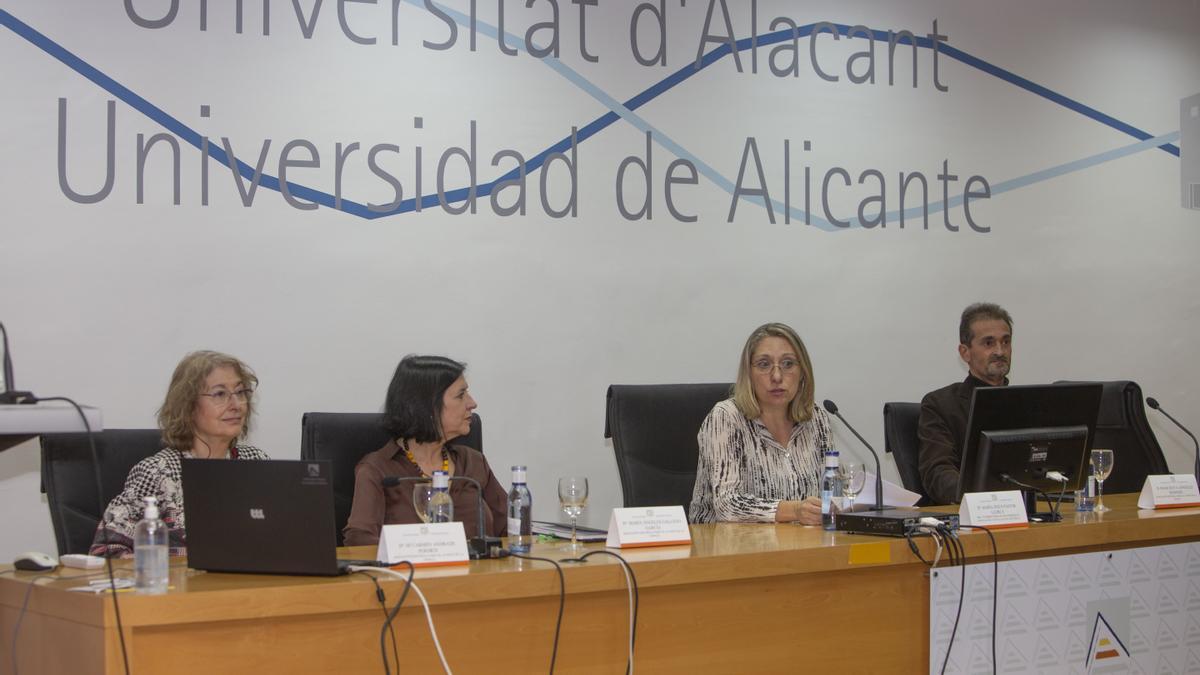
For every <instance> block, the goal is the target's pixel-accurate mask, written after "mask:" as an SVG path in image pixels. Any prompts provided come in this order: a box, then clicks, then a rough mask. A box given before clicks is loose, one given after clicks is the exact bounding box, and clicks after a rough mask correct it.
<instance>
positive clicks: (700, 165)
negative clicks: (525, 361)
mask: <svg viewBox="0 0 1200 675" xmlns="http://www.w3.org/2000/svg"><path fill="white" fill-rule="evenodd" d="M405 2H406V3H407V4H410V5H413V6H422V3H419V2H417V0H405ZM439 8H440V9H441V10H442V11H444V12H446V13H447V14H448V15H450V16H451V17H452V18H454V20H455V21H456V22H458V23H459V24H460V25H464V26H465V25H467V21H468V18H467V17H466V16H465V15H463V14H461V13H458V12H456V11H454V10H451V9H449V8H446V7H442V6H439ZM0 25H4V26H5V27H7V28H9V29H10V30H12V31H13V32H14V33H16V34H17V35H19V36H21V37H22V38H24V39H25V40H27V41H28V42H30V43H31V44H33V45H34V46H36V47H38V48H39V49H41V50H42V51H44V52H46V53H47V54H48V55H50V56H52V57H53V58H55V59H57V60H58V61H60V62H62V63H63V64H64V65H66V66H67V67H69V68H71V69H72V70H74V71H75V72H77V73H79V74H80V75H82V76H83V77H85V78H87V79H88V80H90V81H92V82H94V83H95V84H97V85H99V86H100V87H101V88H102V89H104V90H105V91H108V92H109V93H110V94H112V95H113V96H116V97H117V98H118V99H120V100H121V101H123V102H124V103H126V104H128V105H129V106H130V107H132V108H133V109H135V110H137V111H138V112H140V113H142V114H143V115H145V116H146V117H148V118H149V119H151V120H153V121H154V122H156V123H158V124H159V125H161V126H162V127H163V128H165V129H166V130H168V131H170V132H171V133H173V134H175V135H176V136H178V137H179V138H180V139H182V140H183V141H184V142H186V143H188V144H190V145H192V146H193V147H195V148H197V149H199V148H200V147H201V144H202V135H201V134H200V133H198V132H197V131H195V130H194V129H192V128H191V127H188V126H187V125H185V124H184V123H182V122H180V121H179V120H177V119H175V118H174V117H172V116H171V115H170V114H168V113H166V112H165V111H163V110H162V109H160V108H158V107H157V106H155V105H154V104H152V103H150V102H149V101H147V100H146V99H145V98H143V97H141V96H139V95H138V94H136V93H134V92H133V91H131V90H130V89H128V88H127V87H125V86H124V85H122V84H120V83H119V82H117V81H116V80H114V79H112V78H111V77H109V76H108V75H106V74H104V73H103V72H101V71H100V70H98V69H97V68H95V67H93V66H92V65H91V64H89V63H87V62H86V61H84V60H83V59H81V58H79V57H78V56H76V55H74V54H73V53H71V52H70V51H68V50H67V49H66V48H64V47H63V46H61V45H59V44H58V43H56V42H54V41H53V40H51V39H50V38H48V37H46V36H45V35H43V34H42V33H40V32H38V31H37V30H35V29H34V28H32V27H31V26H29V25H28V24H26V23H24V22H22V21H20V20H19V19H17V18H16V17H14V16H13V15H12V14H11V13H9V12H7V11H5V10H2V9H0ZM475 25H476V27H477V30H478V31H479V32H480V33H483V34H484V35H486V36H488V37H491V38H493V39H498V37H499V33H498V31H497V30H496V28H495V27H493V26H490V25H488V24H485V23H483V22H479V21H478V20H476V23H475ZM815 25H817V24H808V25H805V26H799V27H797V28H796V29H795V30H794V31H793V30H781V31H776V32H774V33H768V34H766V35H762V36H759V37H758V38H757V44H758V45H760V46H762V45H770V44H775V43H778V42H782V41H784V40H790V39H792V38H793V37H805V36H811V34H812V29H813V27H814V26H815ZM832 25H834V26H835V27H836V28H837V30H838V31H839V32H840V33H841V34H842V35H846V34H847V33H848V32H849V30H850V29H851V26H849V25H845V24H832ZM872 33H873V34H874V37H875V39H879V40H887V39H888V34H887V32H886V31H879V30H873V31H872ZM506 36H507V37H510V38H512V39H513V41H514V42H516V43H517V44H515V45H513V44H512V43H511V42H510V43H509V44H510V45H511V46H513V47H515V48H517V49H521V50H522V51H523V46H522V45H521V44H520V41H519V39H517V38H516V37H515V36H511V35H508V34H506ZM735 44H736V48H737V50H738V51H739V52H740V51H744V50H748V49H751V48H753V47H754V45H755V40H754V39H751V38H744V39H741V40H737V41H736V43H735ZM916 44H917V46H919V47H923V48H926V49H930V48H932V47H933V42H932V41H931V40H930V39H929V38H925V37H917V38H916ZM938 51H939V53H942V54H945V55H946V56H949V57H950V58H954V59H956V60H958V61H960V62H962V63H964V64H967V65H969V66H972V67H974V68H977V69H979V70H981V71H982V72H985V73H987V74H989V75H992V76H994V77H997V78H999V79H1001V80H1004V81H1006V82H1009V83H1011V84H1014V85H1016V86H1018V87H1020V88H1022V89H1025V90H1027V91H1030V92H1032V93H1034V94H1037V95H1039V96H1042V97H1044V98H1046V99H1048V100H1050V101H1053V102H1055V103H1057V104H1059V105H1062V106H1064V107H1066V108H1068V109H1070V110H1073V111H1075V112H1077V113H1079V114H1081V115H1084V116H1086V117H1088V118H1090V119H1093V120H1096V121H1098V122H1100V123H1102V124H1105V125H1107V126H1109V127H1111V128H1113V129H1116V130H1118V131H1120V132H1122V133H1125V134H1128V135H1130V136H1133V137H1134V138H1137V139H1139V141H1140V142H1139V143H1135V144H1133V145H1129V146H1125V147H1122V148H1117V149H1114V150H1110V151H1107V152H1103V153H1100V154H1097V155H1092V156H1090V157H1086V158H1083V159H1080V160H1076V161H1074V162H1068V163H1066V164H1062V165H1059V166H1057V167H1051V168H1049V169H1045V170H1042V171H1038V172H1034V173H1031V174H1028V175H1026V176H1022V177H1018V178H1014V179H1010V180H1007V181H1004V182H1002V183H998V184H997V185H996V187H995V188H994V190H993V194H999V193H1001V192H1007V191H1011V190H1013V189H1017V188H1019V187H1024V186H1026V185H1030V184H1033V183H1036V182H1039V181H1041V180H1047V179H1049V178H1053V177H1056V176H1060V175H1063V174H1065V173H1070V172H1073V171H1079V170H1082V169H1084V168H1088V167H1090V166H1094V165H1096V164H1099V163H1101V162H1105V161H1111V160H1113V159H1117V158H1120V157H1125V156H1128V155H1130V154H1133V153H1135V152H1141V151H1144V150H1148V149H1151V148H1154V147H1159V148H1160V149H1162V150H1163V151H1165V152H1167V153H1169V154H1172V155H1174V156H1176V157H1178V156H1179V148H1178V147H1177V146H1175V145H1172V144H1171V141H1175V140H1178V138H1179V132H1173V133H1168V134H1165V135H1162V136H1157V137H1152V136H1151V134H1149V133H1147V132H1145V131H1143V130H1141V129H1138V128H1136V127H1134V126H1132V125H1130V124H1128V123H1126V122H1122V121H1121V120H1118V119H1116V118H1114V117H1111V116H1109V115H1107V114H1105V113H1102V112H1100V111H1098V110H1096V109H1094V108H1091V107H1089V106H1086V105H1084V104H1082V103H1079V102H1078V101H1075V100H1073V99H1070V98H1068V97H1066V96H1063V95H1062V94H1059V93H1057V92H1054V91H1052V90H1050V89H1048V88H1046V87H1043V86H1041V85H1038V84H1036V83H1034V82H1032V81H1030V80H1028V79H1025V78H1023V77H1020V76H1018V75H1016V74H1014V73H1011V72H1009V71H1007V70H1004V69H1003V68H1000V67H998V66H995V65H992V64H990V63H988V62H986V61H984V60H982V59H979V58H977V57H975V56H972V55H970V54H968V53H966V52H963V51H962V50H959V49H956V48H953V47H950V46H949V45H946V44H944V43H942V44H940V45H939V47H938ZM731 53H732V50H731V49H730V48H729V46H728V45H724V44H723V45H720V46H718V47H716V48H714V49H712V50H711V51H709V52H707V53H706V54H704V56H703V57H701V60H700V65H699V66H695V65H694V64H692V63H689V64H688V65H686V66H684V67H682V68H680V69H679V70H677V71H675V72H674V73H672V74H670V75H668V76H666V77H665V78H663V79H662V80H660V81H659V82H657V83H655V84H653V85H651V86H650V87H648V88H647V89H645V90H644V91H642V92H641V93H639V94H637V95H635V96H634V97H632V98H630V99H629V100H627V101H625V102H624V103H620V102H619V101H617V100H616V99H615V98H613V97H612V96H610V95H609V94H608V93H606V92H604V91H603V90H601V89H600V88H599V87H596V86H595V85H594V84H592V83H591V82H589V81H588V80H587V79H586V78H584V77H583V76H581V75H580V74H579V73H577V72H575V71H574V70H573V69H571V68H570V67H569V66H567V65H566V64H564V63H562V62H561V61H559V60H558V59H554V58H551V57H545V58H543V59H542V61H543V62H544V63H546V64H547V65H548V66H550V67H551V68H552V69H554V70H555V71H556V72H558V73H559V74H560V75H561V76H563V77H564V78H566V79H567V80H569V81H571V82H572V83H573V84H575V85H576V86H578V87H580V88H581V89H583V90H584V91H585V92H586V93H588V94H589V95H590V96H592V97H593V98H595V99H597V100H598V101H600V102H601V103H603V104H604V105H605V106H606V107H608V108H609V110H610V112H608V113H605V114H604V115H601V116H600V117H598V118H596V119H594V120H592V121H591V122H589V123H588V124H586V125H585V126H583V127H581V128H579V129H578V130H577V132H576V134H575V137H576V144H577V145H578V144H582V143H583V142H584V141H585V140H587V139H588V138H591V137H592V136H594V135H596V134H597V133H599V132H600V131H602V130H603V129H605V128H607V127H608V126H610V125H611V124H613V123H614V122H616V121H617V120H618V119H624V120H625V121H626V122H628V123H630V124H631V125H632V126H634V127H636V128H638V129H639V130H641V131H643V132H645V131H650V132H651V133H652V136H653V137H654V139H655V141H656V142H658V144H659V145H661V146H662V147H664V148H666V149H667V150H669V151H670V152H672V153H673V154H675V155H676V156H677V157H680V158H682V159H687V160H689V161H691V162H692V163H693V164H695V165H696V167H697V170H698V171H699V172H700V173H701V174H702V175H704V176H705V177H706V178H708V179H709V180H711V181H712V182H713V183H714V184H716V185H717V187H719V188H720V189H722V190H723V191H725V192H726V193H728V194H730V195H732V194H733V193H734V190H735V186H734V183H733V182H732V181H730V180H729V179H728V178H726V177H725V176H723V175H721V174H720V173H719V172H718V171H716V170H715V169H713V168H712V167H711V166H709V165H708V164H707V163H705V162H703V161H702V160H700V159H699V158H698V157H696V156H695V155H693V154H692V153H691V152H689V151H687V150H686V148H684V147H682V146H681V145H679V144H678V143H676V142H675V141H673V140H672V139H670V137H669V136H667V135H666V134H664V133H663V132H661V131H659V130H657V129H655V128H654V127H653V126H651V125H650V124H649V123H648V122H646V121H645V120H644V119H643V118H641V117H640V116H638V115H636V114H635V113H634V112H633V111H634V110H636V109H637V108H640V107H641V106H643V105H645V104H646V103H649V102H650V101H652V100H654V99H655V98H657V97H658V96H661V95H662V94H663V93H665V92H667V91H668V90H670V89H671V88H673V87H675V86H677V85H679V84H681V83H682V82H684V81H685V80H687V79H688V78H690V77H691V76H692V75H695V74H696V73H698V72H700V71H701V70H703V69H705V68H707V67H709V66H710V65H712V64H714V63H716V62H717V61H719V60H720V59H722V58H724V57H725V56H728V55H729V54H731ZM570 147H571V137H570V136H568V137H566V138H563V139H562V140H560V141H558V142H557V143H555V144H553V145H551V146H550V147H548V148H546V149H545V150H543V151H541V152H540V153H538V154H536V155H534V156H533V157H531V158H529V159H528V160H527V161H526V162H525V166H524V169H525V171H526V172H527V173H531V172H533V171H536V170H537V169H539V168H541V167H542V166H543V164H544V163H545V161H546V159H547V158H548V157H549V156H550V155H552V154H553V153H559V152H566V151H567V150H569V149H570ZM208 152H209V156H210V157H212V158H213V159H215V160H216V161H217V162H218V163H220V164H223V165H224V166H226V167H229V166H230V159H229V157H228V155H227V154H226V153H225V152H224V150H223V149H221V148H219V147H213V146H211V145H210V146H209V148H208ZM236 166H237V171H238V173H239V174H240V175H241V176H242V177H243V178H245V179H247V180H254V177H255V171H254V168H253V167H251V166H249V165H248V164H246V163H245V162H242V161H241V160H236ZM519 175H520V169H513V170H512V171H509V172H508V173H506V174H504V175H502V176H500V177H498V178H496V179H494V180H492V181H489V182H487V183H482V184H480V185H478V186H477V189H476V190H475V194H476V196H477V197H485V196H488V195H490V194H491V192H492V190H493V189H494V187H495V186H496V185H497V184H499V183H501V182H503V181H506V180H512V179H514V178H517V177H518V176H519ZM259 184H260V185H261V186H262V187H265V188H267V189H270V190H275V191H277V192H278V191H280V183H279V179H278V178H277V177H275V176H271V175H268V174H265V173H264V174H261V176H260V179H259ZM287 185H288V190H289V191H290V192H291V193H292V194H293V195H294V196H296V197H300V198H302V199H305V200H308V201H311V202H314V203H317V204H321V205H323V206H326V207H328V208H335V206H334V204H335V200H334V197H333V195H331V194H328V193H325V192H322V191H319V190H315V189H313V188H310V187H307V186H304V185H300V184H297V183H293V182H290V181H289V182H288V183H287ZM469 197H470V189H469V188H458V189H455V190H447V191H446V192H445V199H446V201H447V203H456V202H461V201H464V200H466V199H468V198H469ZM962 199H963V197H962V195H958V196H956V197H953V198H951V199H949V200H948V201H947V202H931V203H930V204H929V213H931V214H932V213H936V212H938V211H941V210H943V209H946V208H951V207H954V206H957V205H959V204H961V203H962ZM745 200H746V201H748V202H751V203H755V204H757V205H760V206H764V203H763V200H762V199H760V198H757V197H746V198H745ZM772 205H773V206H774V207H775V208H776V209H778V210H780V211H782V210H784V208H785V206H784V204H782V203H780V202H777V201H776V200H772ZM437 206H440V202H439V200H438V196H437V195H436V194H434V195H424V196H423V197H422V199H421V208H433V207H437ZM416 208H417V204H416V201H415V200H414V199H407V200H404V201H402V202H401V203H400V205H399V206H398V207H397V208H395V209H393V210H391V211H384V212H376V211H372V210H370V209H369V208H368V207H367V206H366V205H365V204H360V203H358V202H354V201H351V200H348V199H342V200H341V204H340V210H341V211H344V212H346V213H350V214H352V215H356V216H359V217H362V218H367V219H374V218H379V217H382V216H389V215H396V214H400V213H408V212H412V211H414V210H416ZM764 208H765V206H764ZM919 213H921V209H909V210H907V211H905V212H904V214H905V215H906V216H915V215H917V214H919ZM791 214H792V217H793V218H796V219H798V220H803V219H804V218H805V216H806V214H805V213H804V211H803V210H801V209H797V208H792V209H791ZM885 215H886V218H887V220H890V221H896V220H898V219H899V217H900V212H899V211H889V212H887V213H886V214H885ZM810 220H811V222H812V224H813V225H816V226H819V227H821V228H822V229H826V230H837V231H840V230H842V229H844V228H840V227H836V226H834V225H832V224H831V223H829V222H828V221H826V220H824V219H821V218H819V217H815V216H812V217H810Z"/></svg>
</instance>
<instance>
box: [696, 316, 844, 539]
mask: <svg viewBox="0 0 1200 675" xmlns="http://www.w3.org/2000/svg"><path fill="white" fill-rule="evenodd" d="M814 390H815V387H814V384H813V369H812V362H811V361H810V360H809V357H808V350H807V349H806V348H805V347H804V342H803V341H801V340H800V336H798V335H796V331H794V330H792V329H791V328H790V327H789V326H787V325H785V324H782V323H768V324H764V325H762V326H759V327H758V328H756V329H755V330H754V332H753V333H751V334H750V337H749V338H747V339H746V345H745V347H743V348H742V357H741V360H740V361H739V362H738V375H737V382H736V383H734V385H733V397H732V398H730V399H728V400H725V401H721V402H720V403H718V404H717V405H716V406H714V407H713V409H712V412H710V413H709V414H708V417H707V418H705V420H704V424H703V425H701V427H700V433H699V434H698V435H697V441H698V442H699V445H700V458H699V462H698V465H697V467H696V487H695V488H694V489H693V491H692V504H691V509H690V511H689V514H688V517H689V519H690V520H691V521H692V522H694V523H709V522H800V523H803V524H805V525H820V524H821V501H820V499H819V496H820V486H821V471H822V467H823V462H824V455H825V453H826V452H827V451H828V450H830V449H831V448H832V445H831V443H830V435H829V419H828V418H827V417H826V415H825V411H823V410H821V409H820V408H818V407H816V405H815V403H814V401H813V397H814V394H813V392H814Z"/></svg>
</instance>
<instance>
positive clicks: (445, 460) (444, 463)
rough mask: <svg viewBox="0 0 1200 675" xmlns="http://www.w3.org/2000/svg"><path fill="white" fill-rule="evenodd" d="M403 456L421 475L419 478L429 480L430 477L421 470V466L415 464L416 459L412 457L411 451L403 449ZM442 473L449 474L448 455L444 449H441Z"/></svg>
mask: <svg viewBox="0 0 1200 675" xmlns="http://www.w3.org/2000/svg"><path fill="white" fill-rule="evenodd" d="M404 456H405V457H407V458H408V461H410V462H412V465H413V466H415V467H417V471H418V472H419V473H420V474H421V478H431V476H430V475H428V474H426V473H425V470H424V469H422V468H421V465H420V464H417V458H416V457H413V454H412V450H409V449H408V448H404ZM442 471H445V472H446V473H450V453H448V452H446V448H442Z"/></svg>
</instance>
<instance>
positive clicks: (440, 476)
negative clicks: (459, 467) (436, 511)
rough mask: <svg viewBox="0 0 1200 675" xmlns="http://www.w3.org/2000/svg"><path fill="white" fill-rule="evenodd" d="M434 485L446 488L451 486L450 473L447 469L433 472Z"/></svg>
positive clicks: (438, 487) (437, 487)
mask: <svg viewBox="0 0 1200 675" xmlns="http://www.w3.org/2000/svg"><path fill="white" fill-rule="evenodd" d="M433 487H434V488H436V489H445V488H448V487H450V474H448V473H446V472H445V471H434V472H433Z"/></svg>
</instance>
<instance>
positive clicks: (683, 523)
mask: <svg viewBox="0 0 1200 675" xmlns="http://www.w3.org/2000/svg"><path fill="white" fill-rule="evenodd" d="M690 543H692V531H691V530H690V529H688V522H687V514H685V513H684V512H683V507H682V506H635V507H631V508H627V509H613V510H612V517H610V518H609V519H608V540H607V541H606V542H605V543H604V545H605V546H607V547H608V548H630V547H636V546H677V545H680V544H690Z"/></svg>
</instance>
